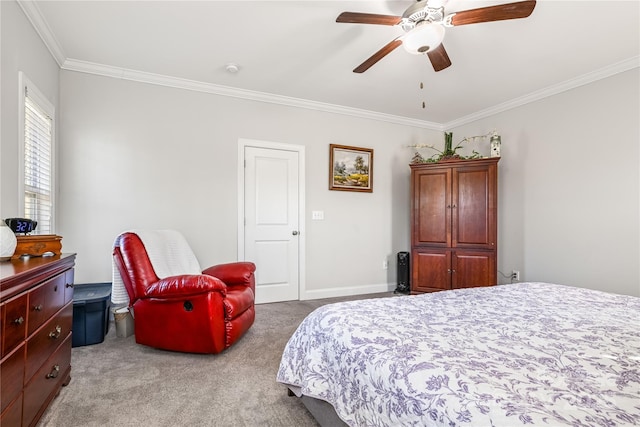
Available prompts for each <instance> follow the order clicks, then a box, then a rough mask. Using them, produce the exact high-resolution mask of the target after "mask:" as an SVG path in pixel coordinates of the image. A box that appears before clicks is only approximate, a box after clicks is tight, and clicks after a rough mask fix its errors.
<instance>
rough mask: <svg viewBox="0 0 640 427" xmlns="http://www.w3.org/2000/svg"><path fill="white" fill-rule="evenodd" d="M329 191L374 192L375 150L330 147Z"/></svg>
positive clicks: (332, 145)
mask: <svg viewBox="0 0 640 427" xmlns="http://www.w3.org/2000/svg"><path fill="white" fill-rule="evenodd" d="M329 190H340V191H361V192H366V193H372V192H373V149H370V148H358V147H349V146H346V145H336V144H330V145H329Z"/></svg>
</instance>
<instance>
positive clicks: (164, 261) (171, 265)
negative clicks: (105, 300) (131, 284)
mask: <svg viewBox="0 0 640 427" xmlns="http://www.w3.org/2000/svg"><path fill="white" fill-rule="evenodd" d="M129 232H130V233H134V234H137V235H138V237H140V240H141V241H142V243H143V244H144V247H145V249H146V250H147V255H148V256H149V261H151V266H152V267H153V269H154V271H155V272H156V275H157V276H158V277H159V278H160V279H164V278H165V277H170V276H178V275H181V274H201V273H202V269H201V268H200V264H199V263H198V259H197V258H196V256H195V254H194V253H193V251H192V250H191V247H190V246H189V244H188V243H187V241H186V239H185V238H184V236H183V235H182V234H180V232H178V231H175V230H132V231H129ZM117 241H118V239H117V238H116V241H115V242H114V247H115V244H116V243H117ZM112 268H113V277H112V279H113V281H112V283H111V302H112V303H113V304H114V305H116V306H123V305H129V294H127V290H126V289H125V287H124V282H123V281H122V277H120V272H119V271H118V268H117V266H116V264H115V262H114V261H113V259H112Z"/></svg>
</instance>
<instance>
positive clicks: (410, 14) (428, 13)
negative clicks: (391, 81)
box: [336, 0, 536, 73]
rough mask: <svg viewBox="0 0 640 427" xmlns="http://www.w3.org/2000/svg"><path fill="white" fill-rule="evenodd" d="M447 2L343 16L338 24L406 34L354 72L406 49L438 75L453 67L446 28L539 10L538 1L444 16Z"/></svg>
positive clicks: (426, 0)
mask: <svg viewBox="0 0 640 427" xmlns="http://www.w3.org/2000/svg"><path fill="white" fill-rule="evenodd" d="M445 1H446V0H444V1H443V0H416V3H414V4H413V5H411V6H409V8H408V9H407V10H405V11H404V13H403V14H402V16H394V15H378V14H374V13H359V12H342V13H341V14H340V15H339V16H338V18H337V19H336V22H340V23H351V24H375V25H389V26H394V25H400V26H402V29H403V30H404V31H405V32H406V34H404V35H403V36H400V37H397V38H395V39H394V40H392V41H391V42H389V43H387V44H386V45H385V46H384V47H383V48H382V49H380V50H379V51H377V52H376V53H374V54H373V55H371V57H369V58H368V59H367V60H366V61H364V62H363V63H362V64H360V65H358V66H357V67H356V68H355V69H354V70H353V72H354V73H364V72H365V71H367V70H368V69H369V68H371V66H373V65H374V64H375V63H376V62H378V61H380V60H381V59H382V58H384V57H385V56H387V55H388V54H389V53H391V52H392V51H393V50H394V49H395V48H397V47H398V46H400V45H404V47H405V49H406V50H407V51H408V52H409V53H413V54H417V55H420V54H425V53H426V54H427V56H428V57H429V60H430V61H431V65H433V69H434V70H435V71H441V70H444V69H445V68H447V67H449V66H450V65H451V60H450V59H449V55H447V51H446V50H445V49H444V46H443V45H442V40H443V38H444V32H445V27H456V26H459V25H467V24H477V23H481V22H492V21H502V20H506V19H518V18H526V17H527V16H529V15H531V13H532V12H533V9H534V8H535V6H536V2H535V0H527V1H520V2H516V3H507V4H501V5H497V6H488V7H481V8H478V9H469V10H463V11H461V12H455V13H450V14H448V15H445V12H444V6H443V3H444V2H445Z"/></svg>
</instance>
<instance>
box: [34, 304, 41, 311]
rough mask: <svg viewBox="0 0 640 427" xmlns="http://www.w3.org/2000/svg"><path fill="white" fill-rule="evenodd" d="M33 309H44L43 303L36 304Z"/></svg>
mask: <svg viewBox="0 0 640 427" xmlns="http://www.w3.org/2000/svg"><path fill="white" fill-rule="evenodd" d="M33 309H34V310H35V311H42V304H38V305H34V306H33Z"/></svg>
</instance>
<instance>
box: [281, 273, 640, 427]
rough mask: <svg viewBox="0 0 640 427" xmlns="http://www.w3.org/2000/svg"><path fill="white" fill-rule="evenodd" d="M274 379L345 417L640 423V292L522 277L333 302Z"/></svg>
mask: <svg viewBox="0 0 640 427" xmlns="http://www.w3.org/2000/svg"><path fill="white" fill-rule="evenodd" d="M277 381H278V382H280V383H283V384H285V385H286V386H287V387H288V388H289V389H290V390H291V391H293V392H294V393H295V394H296V395H297V396H299V397H303V398H305V399H307V400H311V401H315V402H316V403H322V401H324V402H328V403H329V404H330V405H331V407H332V409H333V410H335V414H337V416H338V417H339V419H340V420H341V421H340V422H344V423H345V424H347V425H349V426H495V427H498V426H509V427H513V426H518V425H536V426H538V425H540V426H565V425H566V426H581V427H582V426H608V427H609V426H633V425H640V298H637V297H632V296H624V295H615V294H610V293H605V292H600V291H594V290H588V289H582V288H575V287H569V286H562V285H556V284H549V283H518V284H512V285H504V286H494V287H486V288H470V289H459V290H452V291H445V292H437V293H432V294H422V295H416V296H397V297H389V298H379V299H367V300H360V301H349V302H341V303H335V304H329V305H325V306H322V307H320V308H318V309H316V310H315V311H314V312H312V313H311V314H309V316H308V317H307V318H305V320H304V321H303V322H302V323H301V324H300V326H299V327H298V329H297V330H296V332H295V333H294V334H293V336H292V337H291V338H290V340H289V342H288V343H287V346H286V347H285V350H284V352H283V355H282V359H281V363H280V367H279V370H278V374H277ZM321 424H323V423H322V422H321Z"/></svg>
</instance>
